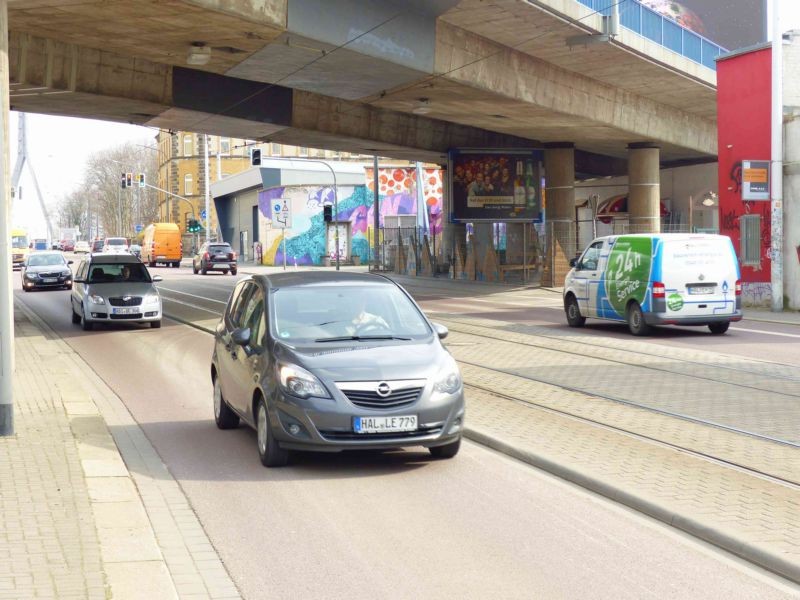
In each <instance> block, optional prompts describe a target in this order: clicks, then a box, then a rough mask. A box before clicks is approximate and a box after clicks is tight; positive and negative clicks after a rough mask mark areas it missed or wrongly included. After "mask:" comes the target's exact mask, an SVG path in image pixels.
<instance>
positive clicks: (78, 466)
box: [0, 305, 239, 600]
mask: <svg viewBox="0 0 800 600" xmlns="http://www.w3.org/2000/svg"><path fill="white" fill-rule="evenodd" d="M14 319H15V348H16V373H15V378H14V401H15V435H14V436H10V437H5V438H0V599H2V598H8V599H14V600H17V599H23V598H58V599H68V598H76V599H77V598H91V599H94V598H96V599H98V600H103V599H106V598H123V599H138V598H142V599H148V600H149V599H162V598H163V599H169V598H239V594H238V592H237V590H236V587H235V586H234V584H233V583H232V582H231V580H230V578H229V576H228V574H227V572H226V571H225V568H224V566H223V565H222V563H221V561H220V560H219V557H218V556H217V553H216V551H215V550H214V548H213V546H212V545H211V544H210V542H209V540H208V538H207V537H206V535H205V532H204V531H203V528H202V526H201V525H200V523H199V521H198V520H197V517H196V516H195V515H194V512H193V511H192V509H191V507H190V506H189V503H188V501H187V499H186V497H185V496H184V494H183V492H182V491H181V489H180V487H179V486H178V484H177V483H176V482H175V480H174V479H173V478H172V477H171V475H170V474H169V472H168V471H167V469H166V467H165V466H164V465H163V464H162V463H161V460H160V459H159V457H158V455H157V454H156V452H155V450H154V449H153V448H152V446H151V445H150V443H149V442H148V441H147V438H146V437H145V436H144V434H143V433H142V431H141V430H140V429H139V427H138V426H137V425H136V423H135V422H134V420H133V418H132V417H131V415H130V414H129V413H128V411H127V409H126V408H125V406H124V405H123V404H122V402H121V401H120V400H119V398H117V397H116V396H115V395H114V394H113V392H112V391H111V390H110V389H109V388H108V387H107V386H106V385H105V384H104V383H103V381H101V380H100V379H99V378H98V377H97V376H96V375H95V373H94V372H93V371H92V370H91V368H90V367H89V366H88V365H86V364H85V363H84V362H83V361H82V360H81V359H80V357H78V356H77V355H76V354H75V353H74V352H73V351H72V350H71V349H70V348H69V346H68V345H67V344H66V343H65V342H64V341H62V340H60V339H58V338H56V337H54V336H53V334H52V332H51V331H50V330H49V329H48V328H47V326H46V325H44V324H43V323H42V322H41V321H39V319H38V318H37V317H36V316H35V315H33V314H31V313H29V312H28V311H27V310H26V309H24V308H23V307H21V306H20V305H17V306H16V310H15V315H14Z"/></svg>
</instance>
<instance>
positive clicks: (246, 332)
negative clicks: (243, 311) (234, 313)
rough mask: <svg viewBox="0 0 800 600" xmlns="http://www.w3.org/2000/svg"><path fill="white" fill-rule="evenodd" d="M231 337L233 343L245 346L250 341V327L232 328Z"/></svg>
mask: <svg viewBox="0 0 800 600" xmlns="http://www.w3.org/2000/svg"><path fill="white" fill-rule="evenodd" d="M231 339H232V340H233V343H234V344H239V345H240V346H247V344H249V343H250V328H249V327H240V328H238V329H234V330H233V333H232V334H231Z"/></svg>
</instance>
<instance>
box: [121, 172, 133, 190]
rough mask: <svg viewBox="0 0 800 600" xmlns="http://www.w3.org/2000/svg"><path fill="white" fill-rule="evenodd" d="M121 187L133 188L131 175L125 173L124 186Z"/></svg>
mask: <svg viewBox="0 0 800 600" xmlns="http://www.w3.org/2000/svg"><path fill="white" fill-rule="evenodd" d="M123 187H133V173H125V185H124V186H123Z"/></svg>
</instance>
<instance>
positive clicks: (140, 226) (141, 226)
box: [133, 223, 144, 233]
mask: <svg viewBox="0 0 800 600" xmlns="http://www.w3.org/2000/svg"><path fill="white" fill-rule="evenodd" d="M133 229H134V231H136V233H141V232H142V229H144V225H142V224H141V223H137V224H136V225H134V227H133Z"/></svg>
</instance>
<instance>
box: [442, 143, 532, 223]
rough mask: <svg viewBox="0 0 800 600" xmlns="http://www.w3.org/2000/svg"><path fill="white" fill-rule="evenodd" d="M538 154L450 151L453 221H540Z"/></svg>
mask: <svg viewBox="0 0 800 600" xmlns="http://www.w3.org/2000/svg"><path fill="white" fill-rule="evenodd" d="M541 162H542V154H541V152H538V151H535V150H520V151H515V150H512V151H509V150H460V151H455V150H454V151H451V152H450V169H449V170H448V173H449V176H450V184H451V188H450V189H451V190H452V194H453V218H454V219H455V220H456V221H482V220H483V221H485V220H489V221H528V222H530V221H541V219H542V193H541V192H542V190H541Z"/></svg>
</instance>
